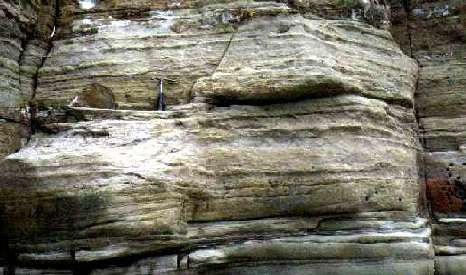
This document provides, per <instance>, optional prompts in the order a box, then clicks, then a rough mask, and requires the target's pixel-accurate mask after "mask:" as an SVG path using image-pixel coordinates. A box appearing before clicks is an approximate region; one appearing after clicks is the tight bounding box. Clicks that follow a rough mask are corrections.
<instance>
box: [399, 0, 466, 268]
mask: <svg viewBox="0 0 466 275" xmlns="http://www.w3.org/2000/svg"><path fill="white" fill-rule="evenodd" d="M410 8H411V12H410V13H409V17H408V14H406V13H405V14H403V15H401V16H400V17H401V18H405V20H406V18H407V19H408V20H409V25H408V26H409V28H410V31H409V32H408V33H410V34H411V43H408V41H409V37H408V36H407V35H406V32H405V30H403V29H402V30H400V32H399V33H401V34H403V35H400V38H401V39H400V40H401V41H404V42H402V43H403V44H404V45H405V48H406V49H407V50H408V51H412V54H413V57H414V58H416V59H417V61H418V62H419V66H420V71H419V83H418V89H417V92H416V97H415V99H416V100H415V101H416V110H417V114H418V116H419V128H420V133H421V138H422V139H421V140H422V142H423V145H424V148H425V153H424V167H425V168H424V170H425V172H424V174H425V180H426V188H427V190H426V191H427V194H426V195H427V199H428V201H429V205H430V211H431V212H432V223H433V225H432V229H433V241H434V244H435V252H436V255H437V256H438V257H437V261H436V264H437V267H436V270H438V271H439V272H440V273H441V274H463V273H465V272H466V266H465V261H464V260H465V256H464V255H465V253H466V250H465V245H464V243H465V239H466V215H465V211H466V207H465V205H466V204H465V201H466V195H465V190H466V186H465V184H464V183H465V177H466V166H465V165H466V154H465V150H464V148H465V140H466V139H465V134H466V132H465V125H464V121H465V115H466V112H465V110H466V109H465V104H466V101H465V99H466V98H465V93H464V91H465V88H466V79H465V77H466V70H465V65H464V63H465V60H466V47H465V44H466V31H465V29H466V21H465V20H464V18H465V16H466V6H465V3H464V1H414V2H413V3H412V6H411V7H410ZM400 21H401V22H400V24H399V26H397V27H399V28H404V27H401V26H406V24H405V22H402V21H403V20H400Z"/></svg>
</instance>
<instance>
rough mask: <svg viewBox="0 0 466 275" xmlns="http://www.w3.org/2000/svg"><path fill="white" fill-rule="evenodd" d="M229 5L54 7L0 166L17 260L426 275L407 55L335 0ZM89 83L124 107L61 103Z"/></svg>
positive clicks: (6, 251) (122, 270)
mask: <svg viewBox="0 0 466 275" xmlns="http://www.w3.org/2000/svg"><path fill="white" fill-rule="evenodd" d="M222 2H223V1H208V2H207V1H197V2H194V1H180V2H175V1H169V2H168V3H166V2H165V1H163V3H162V1H153V2H151V3H145V2H144V3H142V1H140V2H137V1H134V3H133V2H125V1H112V2H105V1H102V2H96V3H95V6H89V5H90V4H89V3H91V2H86V3H87V4H84V2H81V3H66V2H64V5H65V6H63V7H62V9H61V15H60V18H59V26H58V28H57V30H56V34H55V35H56V36H55V37H54V39H53V48H52V50H51V51H50V53H49V55H48V58H47V59H46V60H45V62H44V65H43V66H42V67H41V69H40V70H39V77H38V82H37V83H38V86H37V90H36V92H35V97H34V99H35V101H37V103H38V105H39V108H40V110H41V112H39V114H38V117H37V118H36V122H37V123H38V124H39V125H38V126H40V127H39V128H40V131H39V132H38V133H37V134H36V135H34V136H32V139H31V141H30V142H29V143H28V145H27V146H26V147H24V148H23V149H22V150H20V151H19V152H17V153H15V154H12V155H9V156H8V157H7V158H6V159H5V160H4V161H3V162H1V163H0V169H1V171H2V173H3V175H2V176H3V177H2V178H0V201H1V203H0V218H1V222H2V223H1V224H2V227H1V228H0V230H1V231H0V234H1V236H2V238H3V239H4V240H7V241H6V242H4V247H3V248H2V254H3V257H4V258H6V259H7V261H6V263H7V265H8V266H9V268H15V265H18V266H20V267H18V268H16V271H17V274H21V273H22V274H29V273H32V272H35V271H37V269H40V268H42V267H44V266H46V267H48V268H53V269H54V270H57V269H58V270H61V271H50V272H52V273H53V272H70V273H71V272H75V274H76V273H78V274H81V273H84V274H154V273H155V274H163V273H166V274H273V273H277V274H310V273H314V274H373V272H374V270H377V273H381V274H434V250H433V245H432V243H431V229H430V227H429V226H428V220H427V219H426V217H425V216H423V215H421V214H420V213H419V208H421V207H420V205H421V201H420V199H419V198H420V197H422V196H420V194H421V188H420V184H421V182H420V180H419V165H420V164H419V161H418V153H419V152H420V150H421V145H420V144H419V142H418V138H417V134H416V129H417V123H416V118H415V115H414V109H413V105H414V100H413V99H414V93H415V88H416V80H417V73H418V68H417V64H416V62H415V61H414V60H413V59H411V58H409V57H408V56H406V55H405V54H404V53H403V52H402V50H401V49H400V47H399V46H398V45H397V44H396V43H395V42H394V39H393V38H392V36H391V34H390V32H389V31H387V30H386V28H382V27H381V28H376V27H374V26H373V25H371V24H368V23H367V22H366V21H365V20H363V18H358V17H355V18H353V19H350V18H349V17H351V15H352V10H351V9H348V8H347V7H345V6H339V4H338V3H339V2H338V1H291V2H290V3H283V1H277V2H273V1H257V2H255V1H250V2H247V3H245V2H240V1H229V2H228V3H222ZM355 12H356V11H355ZM357 12H360V11H359V10H357ZM379 27H380V26H379ZM157 78H167V79H170V82H167V83H168V84H167V86H166V87H165V90H166V91H165V93H166V95H167V102H168V105H169V108H168V111H166V112H153V111H149V110H152V109H153V108H154V104H155V102H156V99H157V98H156V97H157V92H156V91H157V88H158V87H157V84H158V80H157ZM93 85H94V86H96V85H98V87H101V86H102V87H105V91H109V93H110V91H111V93H112V95H114V100H115V104H116V106H114V107H116V108H115V109H111V108H108V109H96V108H85V107H67V106H68V105H69V104H70V102H71V101H72V100H73V99H74V98H75V97H76V96H77V95H80V94H82V93H83V92H84V91H85V90H86V89H88V87H91V86H93ZM115 263H118V265H117V266H115Z"/></svg>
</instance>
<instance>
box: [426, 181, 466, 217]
mask: <svg viewBox="0 0 466 275" xmlns="http://www.w3.org/2000/svg"><path fill="white" fill-rule="evenodd" d="M456 189H457V188H456V187H455V185H453V184H452V183H450V182H449V181H448V180H447V179H440V178H433V179H428V180H427V199H429V200H430V202H431V204H432V210H433V211H436V212H459V211H461V209H462V207H463V200H462V199H461V198H458V197H457V196H456V193H457V190H456Z"/></svg>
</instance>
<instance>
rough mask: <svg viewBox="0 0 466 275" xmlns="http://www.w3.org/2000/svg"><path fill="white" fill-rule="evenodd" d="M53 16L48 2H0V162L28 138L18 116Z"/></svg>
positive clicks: (44, 52) (30, 90)
mask: <svg viewBox="0 0 466 275" xmlns="http://www.w3.org/2000/svg"><path fill="white" fill-rule="evenodd" d="M54 14H55V3H52V2H47V1H43V2H36V1H19V2H16V1H10V0H2V1H0V129H1V131H0V141H1V142H0V158H3V157H5V156H6V155H8V154H9V153H12V152H14V151H15V150H17V149H19V148H20V147H21V145H22V144H24V141H25V139H26V138H27V137H28V136H29V130H28V128H29V126H28V125H27V124H28V122H27V120H26V119H25V117H24V116H22V115H20V113H21V109H25V107H26V106H27V105H28V102H29V101H30V100H31V99H32V98H33V94H34V91H35V85H36V84H35V82H36V76H37V70H38V69H39V67H40V66H41V64H42V61H43V58H44V56H45V55H47V51H48V37H49V35H50V32H51V30H50V28H51V26H52V27H53V21H54V18H55V17H54Z"/></svg>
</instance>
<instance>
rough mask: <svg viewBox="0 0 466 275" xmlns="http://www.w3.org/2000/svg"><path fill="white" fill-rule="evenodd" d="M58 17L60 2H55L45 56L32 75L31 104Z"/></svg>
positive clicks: (58, 0) (51, 43) (56, 26)
mask: <svg viewBox="0 0 466 275" xmlns="http://www.w3.org/2000/svg"><path fill="white" fill-rule="evenodd" d="M59 16H60V0H55V3H54V14H53V29H52V33H51V34H50V35H47V39H48V40H47V48H46V51H45V54H44V55H43V56H42V59H41V62H40V64H39V66H38V67H37V69H36V72H35V74H34V75H33V79H32V96H31V102H33V101H34V99H35V97H36V91H37V85H38V80H39V72H40V70H41V69H42V67H43V66H44V64H45V61H46V60H47V57H48V56H49V54H50V52H51V51H52V48H53V37H51V35H52V34H53V33H54V32H55V30H56V29H58V18H59Z"/></svg>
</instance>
